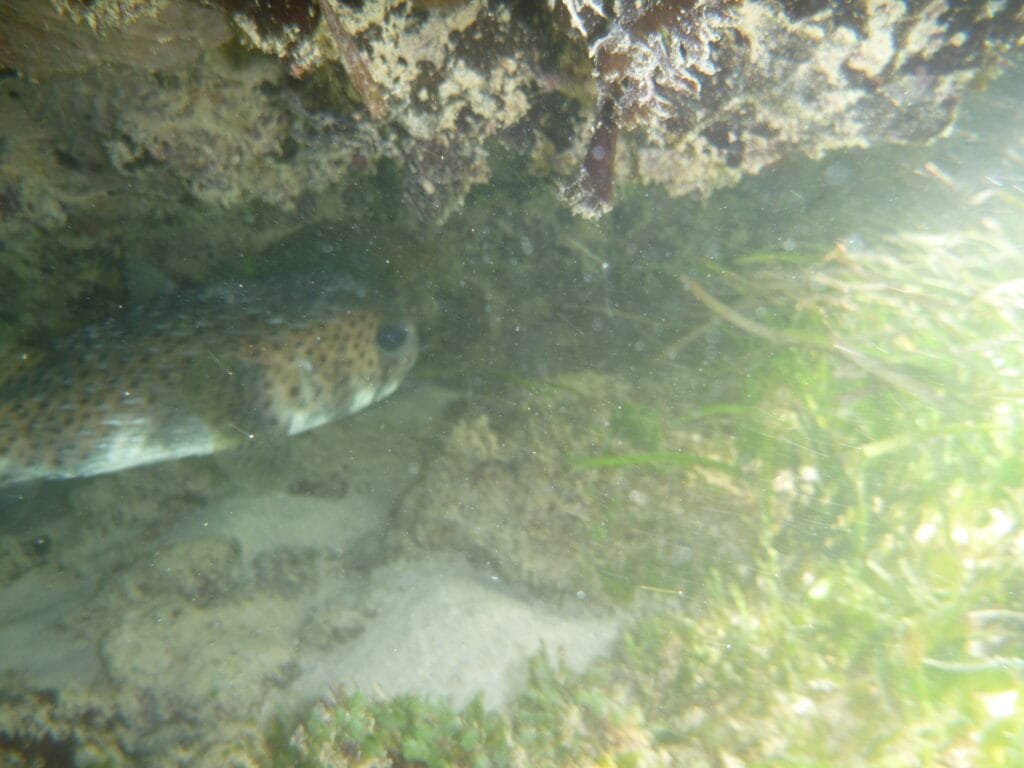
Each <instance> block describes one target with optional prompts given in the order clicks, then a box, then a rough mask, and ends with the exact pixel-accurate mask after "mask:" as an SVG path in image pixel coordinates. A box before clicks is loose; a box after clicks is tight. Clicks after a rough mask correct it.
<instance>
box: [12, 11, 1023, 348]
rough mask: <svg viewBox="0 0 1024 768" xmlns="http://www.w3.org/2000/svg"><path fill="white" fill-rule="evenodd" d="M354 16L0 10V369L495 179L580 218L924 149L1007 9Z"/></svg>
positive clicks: (991, 49)
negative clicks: (126, 305)
mask: <svg viewBox="0 0 1024 768" xmlns="http://www.w3.org/2000/svg"><path fill="white" fill-rule="evenodd" d="M355 5H356V4H351V3H341V2H338V0H317V1H316V2H314V1H313V0H310V1H309V2H308V3H301V2H296V3H283V4H251V3H241V2H224V3H221V4H220V5H218V6H215V7H198V6H195V5H193V4H191V3H185V2H184V1H183V0H161V1H160V2H142V1H141V0H140V1H139V2H132V3H121V2H114V0H104V2H97V3H90V4H87V5H83V4H80V3H70V2H66V3H58V4H57V5H56V6H53V7H51V6H48V5H45V4H42V5H41V4H29V6H24V3H22V2H21V0H18V2H12V3H10V4H7V5H5V6H3V8H2V9H0V20H4V19H6V20H7V21H10V24H11V25H15V26H12V27H11V29H12V30H16V31H17V34H14V33H13V32H12V33H11V34H8V35H7V36H2V35H0V61H2V62H3V63H4V64H5V65H6V66H7V67H9V68H11V71H12V72H16V73H18V74H21V75H25V76H27V77H29V78H34V79H33V80H31V81H26V80H12V79H8V80H7V81H5V83H6V84H5V89H4V91H3V93H2V94H0V99H2V100H3V101H4V108H3V109H0V136H2V138H3V141H2V143H0V242H2V244H3V246H4V251H3V258H2V259H0V285H3V286H4V291H5V294H4V299H5V300H4V302H3V306H2V307H0V320H2V321H3V322H4V323H5V325H6V327H7V328H10V327H11V326H14V327H13V328H11V330H10V331H9V332H8V333H3V331H5V328H4V327H0V342H2V341H3V336H5V335H7V336H10V335H14V336H17V337H18V338H20V339H22V340H24V339H26V338H29V339H30V338H32V337H33V336H37V335H48V334H49V333H50V332H52V330H53V329H55V328H56V329H64V328H67V327H68V326H70V325H74V324H75V323H76V322H77V319H76V316H77V315H79V314H81V315H84V316H85V317H87V318H89V319H95V318H96V317H97V316H98V315H99V316H102V314H103V310H109V309H110V308H111V306H112V305H114V304H116V303H119V302H121V303H123V302H125V301H126V300H127V299H128V298H129V297H130V294H132V293H134V292H135V289H136V288H137V286H138V284H139V283H140V282H145V281H146V279H147V278H146V277H145V276H146V275H147V274H149V273H151V272H154V271H155V272H156V273H157V274H158V275H159V276H160V277H161V278H164V279H166V278H167V277H169V278H171V279H172V280H174V281H182V280H185V281H193V282H198V281H205V280H208V279H209V278H210V277H211V275H213V274H217V273H222V272H229V273H237V272H238V271H240V270H241V271H243V272H244V271H245V270H247V269H252V268H253V266H252V257H253V255H254V254H256V253H259V252H262V251H264V250H265V249H267V248H268V247H269V246H271V245H272V244H273V243H275V242H278V241H279V240H281V239H282V238H283V237H285V236H287V235H290V234H294V233H296V232H297V231H299V230H302V229H303V228H307V227H311V226H318V225H323V224H324V223H326V222H330V223H331V224H332V225H334V226H337V227H338V229H339V230H340V231H348V232H351V231H355V230H357V229H360V228H362V229H363V231H366V230H368V229H372V228H373V227H375V226H376V228H377V229H378V230H379V224H380V222H381V221H387V222H389V223H390V224H391V227H392V229H393V231H398V230H401V229H403V228H405V230H406V231H408V232H411V233H412V234H413V236H414V237H415V236H419V235H420V234H422V232H423V228H424V227H427V228H430V227H433V226H434V225H437V224H438V223H440V222H442V221H444V220H445V219H446V218H447V217H449V216H450V215H451V214H452V213H453V212H454V211H457V210H459V208H460V206H461V204H462V202H463V200H464V199H465V196H466V195H467V193H468V192H469V191H470V189H471V188H473V187H474V186H476V185H479V184H480V183H481V182H483V181H486V180H487V179H488V178H489V177H490V175H491V173H492V171H493V167H494V165H495V162H496V158H497V159H498V160H503V158H505V157H507V156H508V155H509V154H510V153H511V154H512V155H513V156H514V157H515V158H516V160H515V162H516V163H517V164H518V165H519V166H520V167H521V168H522V169H523V172H524V173H527V174H529V175H530V176H531V177H532V178H533V179H534V180H535V181H537V182H539V183H546V184H552V185H558V186H563V187H564V186H568V195H567V198H568V200H569V201H570V202H571V205H572V207H573V209H574V210H576V211H577V212H581V213H584V214H587V215H596V214H599V213H601V212H604V211H606V210H608V209H609V207H610V206H611V204H612V200H613V195H614V189H615V187H616V186H619V187H624V186H628V185H636V184H638V183H639V184H647V185H656V186H658V187H661V188H663V189H665V190H667V191H668V192H669V193H671V194H672V195H686V194H690V193H696V194H698V195H702V196H703V195H707V194H709V193H711V192H712V191H713V190H715V189H718V188H720V187H722V186H726V185H730V184H734V183H735V182H737V181H738V180H740V179H741V178H743V177H745V176H749V175H751V174H756V173H759V172H760V171H761V170H762V169H764V168H766V167H767V166H770V165H772V164H775V163H777V162H778V161H780V160H782V159H784V158H787V157H792V156H794V155H795V156H810V157H820V156H821V155H822V154H824V153H826V152H828V151H830V150H834V149H837V148H842V147H864V146H871V145H874V144H877V143H879V142H920V141H923V140H927V139H929V138H932V137H934V136H936V135H939V134H941V133H942V132H943V131H945V130H946V129H947V128H948V126H949V125H950V123H951V121H952V120H953V118H954V116H955V113H956V108H957V105H958V103H959V100H960V98H961V96H962V94H963V93H964V91H965V89H966V88H967V87H968V86H969V84H970V83H972V82H979V81H983V80H984V79H985V78H988V77H989V76H990V75H991V74H993V73H995V72H997V71H998V70H999V68H1000V66H1001V61H1002V59H1001V57H1002V56H1003V55H1004V54H1005V53H1006V52H1007V51H1008V50H1010V49H1011V48H1012V47H1013V46H1014V45H1016V44H1017V43H1019V41H1020V39H1021V35H1022V33H1024V16H1022V10H1021V3H1020V2H1019V1H1017V0H1015V1H1014V2H1006V3H999V4H996V3H983V2H967V3H951V2H941V1H940V2H929V3H925V2H918V1H917V0H914V1H913V2H910V1H909V0H908V2H896V1H895V0H893V1H891V2H867V0H861V1H859V2H854V3H843V4H840V5H834V4H829V3H808V2H795V1H794V2H772V1H771V0H744V1H743V2H740V1H739V0H700V1H699V2H668V3H650V2H644V1H643V0H630V1H629V2H622V3H615V4H612V3H604V2H598V0H587V2H580V1H579V0H564V2H559V3H552V4H551V7H547V6H542V5H540V4H512V3H505V2H500V1H499V0H466V1H465V2H455V3H409V2H406V1H405V0H372V1H369V2H365V3H361V4H359V7H358V8H356V7H355ZM28 10H31V11H32V12H31V13H28V12H27V11H28ZM23 11H24V12H23ZM257 11H258V12H257ZM4 14H6V15H4ZM197 14H198V15H201V16H202V15H205V16H204V18H205V17H209V20H208V21H205V20H202V21H197V18H196V15H197ZM211 14H212V15H211ZM193 29H198V30H201V34H200V33H199V32H197V33H192V32H190V30H193ZM93 30H99V31H100V32H102V37H97V36H96V33H95V32H94V31H93ZM229 34H230V35H231V36H232V37H233V40H232V41H231V42H228V43H224V42H223V41H224V40H225V39H226V38H227V37H228V36H229ZM154 40H157V41H158V43H159V44H158V45H154ZM26 41H28V42H26ZM32 41H34V42H32ZM57 49H59V50H61V51H63V52H64V53H63V54H62V55H61V56H60V57H59V58H57V57H54V56H53V55H52V51H54V50H57ZM146 52H149V53H146ZM100 65H104V66H100ZM588 126H589V127H588ZM573 177H575V178H576V181H575V182H572V181H571V180H572V178H573ZM388 245H389V244H388V243H380V242H378V243H376V246H377V247H376V248H375V249H374V256H375V258H377V259H388V258H389V257H390V253H389V252H388V251H389V249H388V247H387V246H388ZM420 256H421V257H422V254H420ZM422 261H423V259H422V258H420V262H421V263H420V267H422ZM445 268H446V269H449V270H452V269H456V268H457V266H456V265H446V267H445ZM55 275H56V276H57V277H58V279H56V280H54V279H53V276H55Z"/></svg>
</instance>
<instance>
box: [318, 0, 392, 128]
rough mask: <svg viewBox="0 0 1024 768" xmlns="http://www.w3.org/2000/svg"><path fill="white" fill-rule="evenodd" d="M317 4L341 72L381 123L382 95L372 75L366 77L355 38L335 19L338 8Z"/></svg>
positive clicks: (367, 71)
mask: <svg viewBox="0 0 1024 768" xmlns="http://www.w3.org/2000/svg"><path fill="white" fill-rule="evenodd" d="M317 4H318V5H319V6H320V13H322V14H323V17H324V19H326V21H327V28H328V30H330V33H331V39H332V40H333V41H334V46H335V47H336V48H337V49H338V56H339V58H340V59H341V64H342V66H344V67H345V72H346V73H347V74H348V77H349V80H351V81H352V86H353V87H354V88H355V89H356V92H357V93H358V94H359V97H360V98H361V99H362V100H363V104H365V105H366V108H367V109H368V110H369V111H370V115H371V117H373V119H374V120H383V119H384V118H386V117H387V115H388V108H387V105H386V104H385V102H384V95H383V94H382V93H381V90H380V86H379V85H378V84H377V81H376V80H374V79H373V75H371V74H370V68H369V67H368V66H367V64H366V58H365V56H364V55H363V52H362V51H360V50H359V45H358V44H357V43H356V41H355V38H354V37H352V35H350V34H349V33H348V31H347V30H346V29H345V25H344V24H343V23H342V21H341V19H340V18H339V16H338V9H337V7H336V6H335V5H334V3H333V2H332V0H317Z"/></svg>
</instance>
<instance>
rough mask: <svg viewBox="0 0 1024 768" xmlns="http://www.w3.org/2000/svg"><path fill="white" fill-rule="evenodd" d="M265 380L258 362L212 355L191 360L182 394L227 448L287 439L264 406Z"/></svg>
mask: <svg viewBox="0 0 1024 768" xmlns="http://www.w3.org/2000/svg"><path fill="white" fill-rule="evenodd" d="M265 379H266V376H265V371H264V369H263V368H262V366H260V365H258V364H257V363H253V362H251V361H245V360H239V359H237V358H236V357H234V356H230V355H217V354H214V353H213V352H210V353H206V354H200V355H198V356H197V357H195V358H193V359H192V360H191V361H189V363H188V366H187V369H186V370H185V372H184V374H183V376H182V390H183V391H182V394H183V396H184V398H185V402H186V404H187V407H188V408H189V409H190V410H191V412H192V413H193V414H194V415H195V416H196V417H197V418H199V419H201V420H202V421H203V423H204V424H206V426H207V427H208V428H209V429H210V431H211V432H213V433H214V434H216V435H217V438H218V441H219V442H222V444H224V445H227V446H234V445H245V444H248V443H252V442H255V441H256V440H257V439H259V440H261V441H264V440H270V439H271V438H274V439H276V438H277V437H278V436H280V437H282V438H283V437H284V434H285V433H284V430H283V428H282V427H281V425H280V424H278V423H276V422H275V421H274V419H273V418H272V416H271V414H269V413H268V412H267V409H266V407H265V405H264V399H265V389H266V384H265Z"/></svg>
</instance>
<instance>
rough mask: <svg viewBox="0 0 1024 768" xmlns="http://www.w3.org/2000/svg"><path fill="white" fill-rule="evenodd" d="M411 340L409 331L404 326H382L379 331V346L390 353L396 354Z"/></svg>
mask: <svg viewBox="0 0 1024 768" xmlns="http://www.w3.org/2000/svg"><path fill="white" fill-rule="evenodd" d="M407 338H409V329H408V328H406V327H405V326H404V325H382V326H381V327H380V329H379V330H378V331H377V345H378V346H379V347H380V348H381V349H386V350H387V351H388V352H394V351H395V350H396V349H398V348H399V347H400V346H402V345H403V344H404V343H405V340H406V339H407Z"/></svg>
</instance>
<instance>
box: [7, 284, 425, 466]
mask: <svg viewBox="0 0 1024 768" xmlns="http://www.w3.org/2000/svg"><path fill="white" fill-rule="evenodd" d="M417 346H418V345H417V337H416V329H415V327H414V326H413V325H412V324H411V323H410V322H408V321H407V320H405V319H404V318H402V317H401V316H400V315H398V316H395V315H393V314H390V313H387V312H385V311H383V310H381V309H380V308H377V307H375V306H373V305H372V304H370V303H368V302H366V301H365V300H361V299H358V298H356V297H354V296H353V293H352V289H351V286H350V284H349V283H347V282H346V281H344V280H326V281H325V280H310V279H297V278H289V279H282V280H279V281H277V282H275V283H272V284H266V283H251V284H250V283H236V284H233V285H230V286H219V287H216V288H212V289H211V288H208V289H204V290H201V291H196V292H194V293H190V294H183V295H180V296H178V297H177V298H176V299H174V300H165V301H164V302H161V303H160V304H158V305H154V306H152V307H148V308H143V309H140V310H137V311H132V312H126V313H125V314H123V315H121V316H119V317H117V318H113V319H111V320H108V321H106V322H104V323H101V324H98V325H94V326H90V327H87V328H85V329H83V330H81V331H79V332H77V333H75V334H73V335H71V336H68V337H66V338H64V339H61V340H58V341H56V342H54V344H53V345H52V349H50V350H49V351H48V352H47V353H45V354H44V355H43V358H42V359H41V360H40V361H39V362H38V363H36V364H35V365H32V366H31V367H30V368H29V369H28V370H27V371H25V372H24V373H21V374H18V375H15V376H14V377H13V378H12V379H10V380H8V381H6V382H5V383H4V384H3V386H2V388H0V485H6V484H10V483H15V482H20V481H23V480H30V479H34V478H71V477H85V476H89V475H96V474H101V473H105V472H113V471H117V470H120V469H125V468H128V467H133V466H139V465H142V464H150V463H153V462H158V461H165V460H169V459H177V458H183V457H186V456H202V455H206V454H211V453H214V452H216V451H219V450H222V449H226V448H230V447H234V446H236V445H238V444H240V443H243V442H245V441H248V440H251V439H255V438H261V437H264V436H271V435H294V434H298V433H300V432H305V431H306V430H309V429H313V428H315V427H318V426H321V425H323V424H326V423H328V422H331V421H334V420H336V419H340V418H343V417H345V416H348V415H350V414H353V413H355V412H357V411H360V410H362V409H363V408H366V407H367V406H369V405H371V404H372V403H375V402H377V401H378V400H381V399H383V398H385V397H387V396H388V395H390V394H391V393H392V392H394V391H395V389H397V387H398V385H399V384H400V383H401V381H402V379H403V378H404V377H405V375H406V374H407V373H408V372H409V370H410V368H412V365H413V363H414V362H415V360H416V354H417Z"/></svg>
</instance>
